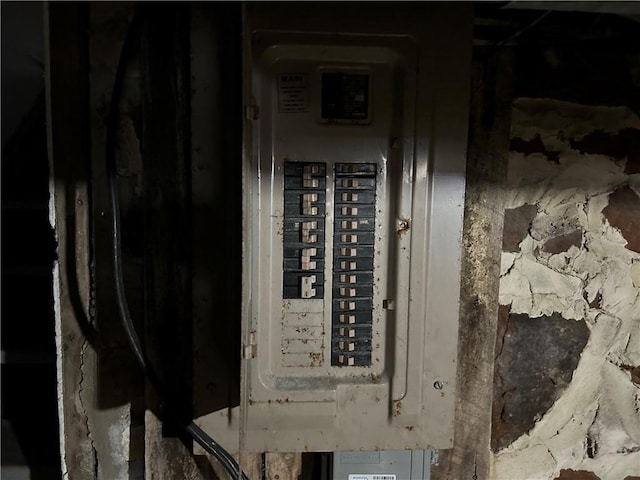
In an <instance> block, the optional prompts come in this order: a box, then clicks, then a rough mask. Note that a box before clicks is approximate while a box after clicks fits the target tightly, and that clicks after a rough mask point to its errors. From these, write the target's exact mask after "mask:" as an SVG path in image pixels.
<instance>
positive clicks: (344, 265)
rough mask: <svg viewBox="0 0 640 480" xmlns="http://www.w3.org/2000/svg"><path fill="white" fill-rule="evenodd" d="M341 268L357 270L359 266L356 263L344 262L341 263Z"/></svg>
mask: <svg viewBox="0 0 640 480" xmlns="http://www.w3.org/2000/svg"><path fill="white" fill-rule="evenodd" d="M340 268H341V269H342V270H357V264H356V262H347V261H344V260H343V261H341V262H340Z"/></svg>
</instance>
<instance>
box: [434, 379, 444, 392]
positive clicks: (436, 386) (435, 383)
mask: <svg viewBox="0 0 640 480" xmlns="http://www.w3.org/2000/svg"><path fill="white" fill-rule="evenodd" d="M442 387H444V385H443V384H442V382H441V381H440V380H436V381H435V382H433V388H435V389H436V390H442Z"/></svg>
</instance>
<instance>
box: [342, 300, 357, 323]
mask: <svg viewBox="0 0 640 480" xmlns="http://www.w3.org/2000/svg"><path fill="white" fill-rule="evenodd" d="M338 305H339V306H340V309H341V310H355V309H356V302H347V301H344V300H340V302H339V303H338ZM354 318H355V317H354ZM349 323H351V322H349Z"/></svg>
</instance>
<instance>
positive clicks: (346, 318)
mask: <svg viewBox="0 0 640 480" xmlns="http://www.w3.org/2000/svg"><path fill="white" fill-rule="evenodd" d="M338 318H339V319H340V322H342V323H350V324H351V323H356V316H355V315H345V314H344V313H341V314H340V315H339V317H338Z"/></svg>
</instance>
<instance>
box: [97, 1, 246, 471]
mask: <svg viewBox="0 0 640 480" xmlns="http://www.w3.org/2000/svg"><path fill="white" fill-rule="evenodd" d="M141 24H142V14H141V13H140V10H136V12H135V14H134V17H133V19H132V20H131V24H130V25H129V29H128V31H127V35H126V37H125V41H124V44H123V46H122V50H121V52H120V58H119V60H118V66H117V70H116V75H115V79H114V84H113V91H112V93H111V103H110V106H109V112H108V115H107V125H106V127H107V128H106V166H107V176H108V178H109V194H110V197H111V199H110V200H111V221H112V222H111V225H112V238H111V240H112V257H113V266H114V271H115V275H114V281H115V288H116V297H117V302H118V310H119V313H120V318H121V320H122V324H123V326H124V329H125V331H126V334H127V340H128V342H129V346H130V347H131V349H132V350H133V354H134V355H135V357H136V360H137V361H138V364H139V365H140V368H141V369H142V372H143V373H144V374H145V376H146V377H147V378H148V379H149V382H150V383H151V385H152V386H153V388H154V389H155V390H156V391H157V393H158V395H159V396H160V398H168V391H167V389H166V387H165V385H164V384H163V383H162V381H161V380H160V377H159V376H158V374H157V373H156V372H155V370H154V369H153V367H152V366H151V365H150V363H149V362H148V360H147V358H146V355H145V353H144V350H143V348H142V343H141V342H140V337H139V336H138V333H137V331H136V329H135V326H134V324H133V321H132V319H131V314H130V312H129V306H128V302H127V296H126V292H125V287H124V276H123V273H122V252H121V240H120V236H121V232H120V204H119V201H118V186H117V174H116V162H115V150H116V140H115V138H116V130H117V127H118V106H119V101H120V97H121V95H122V89H123V85H124V74H125V70H126V66H127V64H128V63H129V60H130V58H131V54H132V52H133V44H134V41H135V39H136V38H138V36H139V34H140V28H141ZM166 413H167V414H169V415H171V414H172V412H171V411H170V410H169V411H168V412H166ZM176 420H178V423H179V424H180V425H182V427H183V428H184V429H185V431H186V432H187V433H188V434H189V435H190V436H191V438H193V440H194V441H196V442H197V443H198V444H199V445H200V446H202V448H204V449H205V450H206V451H207V452H208V453H210V454H211V455H213V456H214V457H215V458H216V459H217V460H218V461H219V462H220V463H221V464H222V466H223V467H224V468H225V469H226V470H227V472H229V474H231V477H232V478H236V479H240V478H241V479H242V480H249V479H248V478H247V476H246V475H245V474H244V472H241V471H240V467H239V465H238V462H236V460H235V459H234V458H233V457H232V456H231V454H230V453H229V452H227V451H226V450H225V449H224V448H223V447H222V446H221V445H220V444H218V443H217V442H216V441H215V440H214V439H213V438H211V437H210V436H209V435H207V433H206V432H204V430H202V429H201V428H200V427H199V426H198V425H196V424H195V423H194V422H193V421H191V422H190V423H188V424H187V425H184V422H180V420H179V419H177V418H176Z"/></svg>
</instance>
